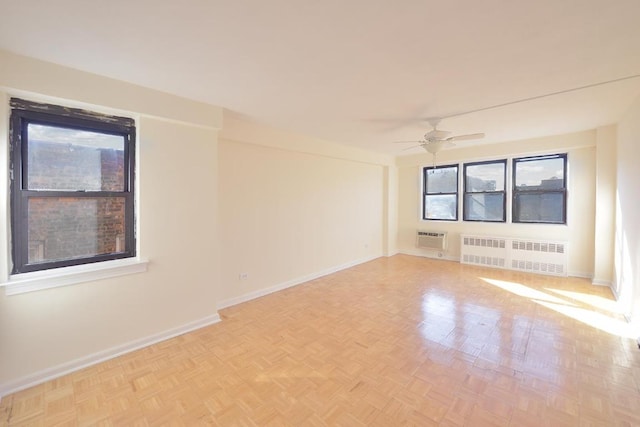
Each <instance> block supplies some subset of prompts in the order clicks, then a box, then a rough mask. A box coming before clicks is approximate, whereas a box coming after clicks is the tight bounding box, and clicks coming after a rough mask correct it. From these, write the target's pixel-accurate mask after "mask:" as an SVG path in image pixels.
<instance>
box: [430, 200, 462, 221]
mask: <svg viewBox="0 0 640 427" xmlns="http://www.w3.org/2000/svg"><path fill="white" fill-rule="evenodd" d="M457 197H458V196H457V195H455V194H448V195H437V196H436V195H434V196H425V197H424V215H425V219H452V220H455V219H456V218H457V215H456V214H457V212H456V211H457V209H458V207H457V206H456V200H457Z"/></svg>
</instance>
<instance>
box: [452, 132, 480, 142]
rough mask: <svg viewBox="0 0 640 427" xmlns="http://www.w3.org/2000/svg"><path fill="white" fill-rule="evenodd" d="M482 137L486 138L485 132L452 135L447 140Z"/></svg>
mask: <svg viewBox="0 0 640 427" xmlns="http://www.w3.org/2000/svg"><path fill="white" fill-rule="evenodd" d="M480 138H484V133H470V134H468V135H457V136H450V137H449V138H447V141H465V140H469V139H480Z"/></svg>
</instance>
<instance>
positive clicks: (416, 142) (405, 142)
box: [392, 141, 424, 144]
mask: <svg viewBox="0 0 640 427" xmlns="http://www.w3.org/2000/svg"><path fill="white" fill-rule="evenodd" d="M423 143H424V141H393V142H392V144H423Z"/></svg>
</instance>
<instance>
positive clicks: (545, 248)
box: [460, 235, 568, 276]
mask: <svg viewBox="0 0 640 427" xmlns="http://www.w3.org/2000/svg"><path fill="white" fill-rule="evenodd" d="M460 262H461V263H463V264H473V265H483V266H487V267H495V268H506V269H510V270H519V271H528V272H532V273H540V274H550V275H554V276H566V275H567V264H568V257H567V243H566V242H558V241H544V240H532V239H518V238H512V237H489V236H470V235H462V236H461V243H460Z"/></svg>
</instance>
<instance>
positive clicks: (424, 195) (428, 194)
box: [422, 164, 460, 221]
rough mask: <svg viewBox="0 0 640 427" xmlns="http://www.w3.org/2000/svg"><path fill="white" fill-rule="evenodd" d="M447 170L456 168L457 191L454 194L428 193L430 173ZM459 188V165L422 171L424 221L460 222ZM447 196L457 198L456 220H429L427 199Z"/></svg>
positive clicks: (429, 167) (429, 168)
mask: <svg viewBox="0 0 640 427" xmlns="http://www.w3.org/2000/svg"><path fill="white" fill-rule="evenodd" d="M446 168H456V191H455V192H454V193H428V192H427V181H428V179H427V176H428V171H430V170H437V169H446ZM459 187H460V165H459V164H452V165H442V166H427V167H424V168H423V169H422V219H423V220H425V221H458V210H459V195H458V193H459ZM445 195H455V196H456V209H455V218H453V219H452V218H427V204H426V203H425V201H426V198H427V197H428V196H445Z"/></svg>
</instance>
